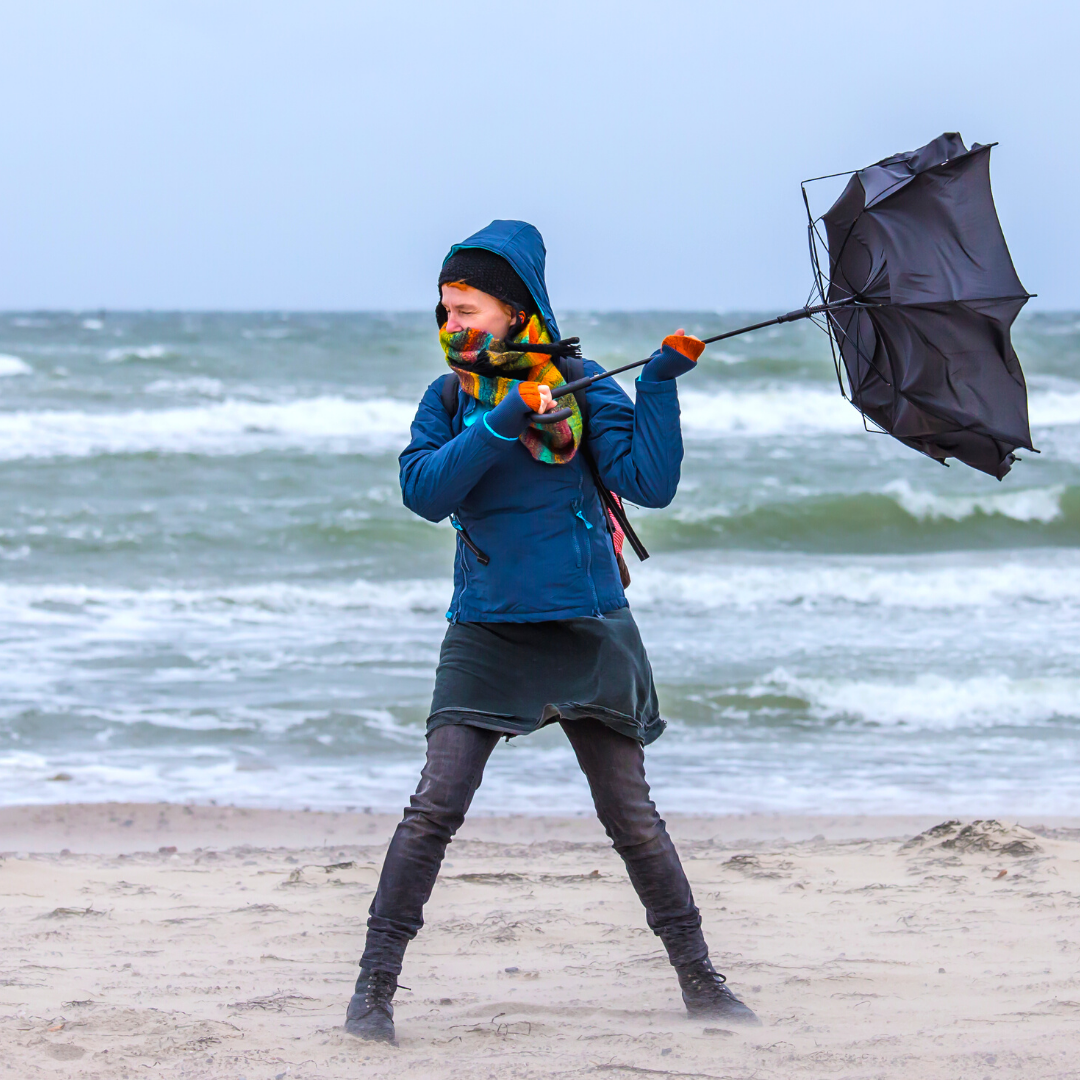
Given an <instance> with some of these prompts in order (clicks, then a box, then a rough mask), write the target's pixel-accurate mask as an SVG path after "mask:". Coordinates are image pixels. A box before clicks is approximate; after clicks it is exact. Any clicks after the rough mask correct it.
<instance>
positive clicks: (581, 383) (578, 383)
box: [534, 297, 855, 418]
mask: <svg viewBox="0 0 1080 1080" xmlns="http://www.w3.org/2000/svg"><path fill="white" fill-rule="evenodd" d="M854 303H855V299H854V297H852V298H851V299H849V300H834V301H833V302H832V303H831V304H817V305H816V306H814V307H804V308H796V310H795V311H789V312H788V313H787V314H786V315H778V316H777V317H776V318H775V319H766V320H765V321H764V322H759V323H754V324H753V325H752V326H740V327H739V329H738V330H729V331H728V332H727V333H726V334H716V335H715V336H714V337H707V338H702V339H701V340H702V341H703V342H704V343H705V344H706V345H711V344H712V343H713V342H714V341H723V340H724V338H730V337H738V336H739V335H740V334H749V333H750V332H751V331H752V330H761V329H763V328H764V327H766V326H777V325H779V324H780V323H787V322H795V321H797V320H798V319H809V318H810V316H811V315H820V314H821V313H822V312H823V311H831V310H832V309H833V308H838V307H844V306H846V305H847V304H854ZM651 359H652V357H651V356H646V357H645V359H644V360H635V361H634V362H633V363H632V364H623V366H622V367H617V368H612V369H611V370H610V371H602V372H601V373H600V374H599V375H587V376H586V377H585V378H584V379H575V380H574V382H571V383H566V385H565V386H553V387H552V388H551V396H552V397H553V398H561V397H565V396H566V395H567V394H574V393H576V392H577V391H578V390H584V389H585V388H586V387H587V386H592V384H593V383H594V382H599V381H600V380H601V379H610V378H611V376H612V375H620V374H621V373H622V372H624V371H633V369H634V368H639V367H642V366H643V365H645V364H647V363H648V362H649V361H650V360H651ZM534 418H535V414H534Z"/></svg>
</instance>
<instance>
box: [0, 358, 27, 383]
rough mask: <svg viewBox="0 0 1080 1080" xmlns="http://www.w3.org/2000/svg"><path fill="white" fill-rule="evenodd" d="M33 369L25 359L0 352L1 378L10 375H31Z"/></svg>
mask: <svg viewBox="0 0 1080 1080" xmlns="http://www.w3.org/2000/svg"><path fill="white" fill-rule="evenodd" d="M33 371H34V369H33V368H32V367H31V366H30V365H29V364H28V363H27V362H26V361H25V360H21V359H19V357H17V356H11V355H9V354H7V353H0V378H4V377H6V376H8V375H30V374H32V373H33Z"/></svg>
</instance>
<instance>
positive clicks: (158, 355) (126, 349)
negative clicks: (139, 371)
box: [105, 345, 173, 364]
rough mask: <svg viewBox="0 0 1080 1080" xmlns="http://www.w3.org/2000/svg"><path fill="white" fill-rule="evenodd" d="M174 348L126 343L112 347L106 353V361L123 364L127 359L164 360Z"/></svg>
mask: <svg viewBox="0 0 1080 1080" xmlns="http://www.w3.org/2000/svg"><path fill="white" fill-rule="evenodd" d="M172 354H173V350H172V349H170V348H169V347H168V346H167V345H124V346H121V347H119V348H115V349H110V350H109V351H108V352H107V353H106V354H105V363H107V364H122V363H124V361H126V360H164V359H165V358H166V357H167V356H171V355H172Z"/></svg>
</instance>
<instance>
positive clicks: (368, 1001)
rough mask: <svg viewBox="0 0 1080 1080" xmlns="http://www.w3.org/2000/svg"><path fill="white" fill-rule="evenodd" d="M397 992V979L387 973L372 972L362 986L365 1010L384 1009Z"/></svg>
mask: <svg viewBox="0 0 1080 1080" xmlns="http://www.w3.org/2000/svg"><path fill="white" fill-rule="evenodd" d="M395 990H397V979H396V978H395V976H393V975H391V974H390V973H389V972H388V971H373V972H372V973H371V974H370V975H369V976H368V977H367V981H366V982H365V984H364V1005H365V1007H366V1008H369V1009H372V1008H384V1007H385V1006H387V1005H389V1004H390V1002H391V1000H392V999H393V997H394V991H395Z"/></svg>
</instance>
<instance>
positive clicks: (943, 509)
mask: <svg viewBox="0 0 1080 1080" xmlns="http://www.w3.org/2000/svg"><path fill="white" fill-rule="evenodd" d="M884 490H885V492H886V493H887V494H889V495H891V496H892V497H893V498H895V499H896V502H897V504H898V505H899V506H901V507H903V509H904V510H906V511H907V512H908V513H909V514H910V515H911V516H912V517H913V518H916V519H917V520H918V521H942V520H949V521H963V520H965V519H966V518H970V517H973V516H975V515H976V514H984V515H986V516H988V517H989V516H993V515H995V514H1000V515H1001V516H1002V517H1007V518H1011V519H1012V520H1013V521H1038V522H1041V523H1042V524H1044V525H1045V524H1048V523H1049V522H1051V521H1056V520H1057V519H1058V518H1060V517H1061V515H1062V510H1061V497H1062V496H1063V495H1064V494H1065V491H1066V487H1065V485H1064V484H1057V485H1055V486H1054V487H1048V488H1027V489H1025V490H1022V491H1007V492H995V493H992V494H988V495H936V494H933V493H932V492H929V491H917V490H915V489H914V488H913V487H912V486H911V484H910V483H909V482H908V481H907V480H894V481H892V482H891V483H888V484H886V485H885V488H884Z"/></svg>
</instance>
